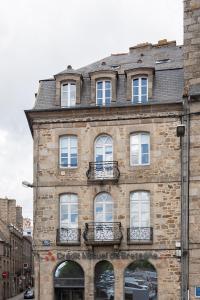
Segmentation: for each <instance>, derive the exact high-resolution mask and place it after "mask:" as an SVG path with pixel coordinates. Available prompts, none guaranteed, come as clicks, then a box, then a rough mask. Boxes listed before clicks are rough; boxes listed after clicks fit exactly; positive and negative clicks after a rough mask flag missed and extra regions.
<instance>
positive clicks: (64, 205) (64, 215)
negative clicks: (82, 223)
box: [60, 194, 78, 228]
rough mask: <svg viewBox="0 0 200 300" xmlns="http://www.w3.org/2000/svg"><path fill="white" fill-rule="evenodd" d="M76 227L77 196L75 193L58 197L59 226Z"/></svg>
mask: <svg viewBox="0 0 200 300" xmlns="http://www.w3.org/2000/svg"><path fill="white" fill-rule="evenodd" d="M77 227H78V198H77V195H75V194H65V195H62V196H61V197H60V228H77Z"/></svg>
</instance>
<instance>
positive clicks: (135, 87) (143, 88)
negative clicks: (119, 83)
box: [125, 67, 154, 104]
mask: <svg viewBox="0 0 200 300" xmlns="http://www.w3.org/2000/svg"><path fill="white" fill-rule="evenodd" d="M125 73H126V76H127V100H128V101H132V103H134V104H136V103H138V104H145V103H147V102H148V101H151V99H152V96H153V81H154V68H145V67H141V68H136V69H127V70H125Z"/></svg>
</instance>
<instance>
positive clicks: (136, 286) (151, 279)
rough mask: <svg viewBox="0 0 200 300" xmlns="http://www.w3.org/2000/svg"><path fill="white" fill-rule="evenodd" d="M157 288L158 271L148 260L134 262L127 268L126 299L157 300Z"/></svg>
mask: <svg viewBox="0 0 200 300" xmlns="http://www.w3.org/2000/svg"><path fill="white" fill-rule="evenodd" d="M157 290H158V288H157V272H156V269H155V268H154V266H153V265H152V264H151V263H150V262H148V261H147V260H139V261H136V262H133V263H131V264H130V265H129V266H128V267H127V268H126V269H125V272H124V294H125V296H124V299H125V300H135V299H137V300H157V299H158V296H157Z"/></svg>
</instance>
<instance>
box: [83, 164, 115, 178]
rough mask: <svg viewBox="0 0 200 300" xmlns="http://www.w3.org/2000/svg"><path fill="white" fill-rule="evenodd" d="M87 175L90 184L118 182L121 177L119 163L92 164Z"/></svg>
mask: <svg viewBox="0 0 200 300" xmlns="http://www.w3.org/2000/svg"><path fill="white" fill-rule="evenodd" d="M86 175H87V178H88V181H89V182H102V181H105V180H107V181H115V182H117V181H118V180H119V176H120V171H119V168H118V162H117V161H102V162H90V163H89V169H88V170H87V172H86Z"/></svg>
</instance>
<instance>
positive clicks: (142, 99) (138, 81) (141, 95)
mask: <svg viewBox="0 0 200 300" xmlns="http://www.w3.org/2000/svg"><path fill="white" fill-rule="evenodd" d="M132 84H133V86H132V88H133V89H132V101H133V103H146V102H147V101H148V78H147V77H138V78H134V79H133V81H132Z"/></svg>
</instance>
